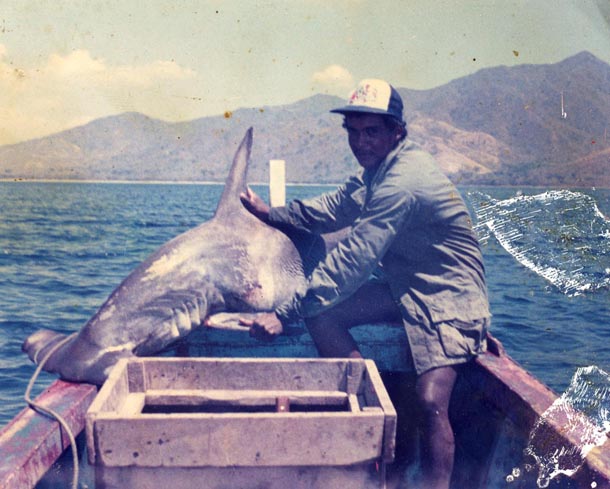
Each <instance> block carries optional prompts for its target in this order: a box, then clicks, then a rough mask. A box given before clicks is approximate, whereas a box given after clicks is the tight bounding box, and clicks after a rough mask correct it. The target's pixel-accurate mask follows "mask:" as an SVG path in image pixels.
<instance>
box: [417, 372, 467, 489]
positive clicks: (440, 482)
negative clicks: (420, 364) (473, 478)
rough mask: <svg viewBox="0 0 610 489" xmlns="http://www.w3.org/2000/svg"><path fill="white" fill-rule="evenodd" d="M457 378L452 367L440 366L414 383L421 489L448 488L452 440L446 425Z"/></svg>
mask: <svg viewBox="0 0 610 489" xmlns="http://www.w3.org/2000/svg"><path fill="white" fill-rule="evenodd" d="M456 378H457V370H456V369H455V368H454V367H441V368H435V369H433V370H429V371H427V372H424V373H423V374H422V375H420V376H419V377H418V378H417V381H416V384H415V391H416V396H417V401H418V404H419V406H420V409H421V420H422V421H421V448H422V451H421V468H422V472H421V477H422V478H421V487H422V488H424V487H425V488H426V489H447V488H448V487H449V484H450V482H451V472H452V471H453V457H454V452H455V439H454V436H453V430H452V428H451V424H450V422H449V401H450V399H451V392H452V390H453V386H454V384H455V380H456ZM418 487H419V486H418Z"/></svg>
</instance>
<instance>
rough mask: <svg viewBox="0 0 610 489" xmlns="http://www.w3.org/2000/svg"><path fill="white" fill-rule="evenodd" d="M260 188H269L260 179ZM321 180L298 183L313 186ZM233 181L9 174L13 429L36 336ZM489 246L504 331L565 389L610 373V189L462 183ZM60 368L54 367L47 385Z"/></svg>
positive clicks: (70, 318)
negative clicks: (590, 369)
mask: <svg viewBox="0 0 610 489" xmlns="http://www.w3.org/2000/svg"><path fill="white" fill-rule="evenodd" d="M254 188H255V190H257V191H258V192H259V193H261V195H263V196H264V195H266V193H267V189H266V187H262V186H260V187H259V186H254ZM326 190H328V187H322V186H289V187H288V188H287V197H288V198H295V197H306V196H312V195H317V194H319V193H320V192H323V191H326ZM221 191H222V186H220V185H211V184H209V185H208V184H205V185H204V184H201V185H186V184H119V183H117V184H114V183H103V184H102V183H46V182H45V183H32V182H0V426H3V425H4V424H6V423H7V422H8V421H10V419H11V418H12V417H13V416H14V415H15V414H17V413H18V412H19V411H20V410H21V409H22V408H23V407H24V401H23V394H24V391H25V389H26V386H27V383H28V381H29V379H30V377H31V375H32V374H33V372H34V366H33V365H32V363H31V362H30V361H29V359H27V357H26V356H25V355H24V354H23V353H22V352H21V344H22V342H23V340H24V339H25V338H26V337H27V336H28V335H30V334H31V333H33V332H34V331H36V330H37V329H39V328H41V327H44V328H50V329H55V330H57V331H62V332H65V333H70V332H73V331H77V330H79V329H80V328H81V327H82V326H83V324H84V323H85V322H86V321H87V319H88V318H89V317H90V316H91V315H92V314H93V313H94V312H95V311H96V309H97V308H98V307H99V306H100V305H101V304H102V302H103V301H104V300H105V298H106V297H107V296H108V295H109V294H110V292H111V291H112V290H113V289H114V288H115V287H116V286H117V285H118V284H119V283H120V282H121V280H122V279H123V278H124V277H125V276H126V275H127V274H128V273H129V272H130V271H131V270H132V269H133V268H134V267H135V266H136V265H137V264H138V263H139V262H141V261H142V260H143V259H144V258H145V257H146V256H147V255H148V254H150V253H151V252H152V251H153V250H155V249H156V248H157V247H158V246H160V245H161V244H162V243H164V242H165V241H167V240H169V239H170V238H172V237H173V236H175V235H177V234H179V233H181V232H183V231H185V230H186V229H189V228H191V227H193V226H195V225H197V224H199V223H200V222H202V221H204V220H207V219H208V218H210V217H211V215H212V213H213V212H214V209H215V206H216V202H217V200H218V198H219V196H220V193H221ZM460 191H461V193H462V195H463V196H464V198H465V200H466V201H467V203H468V205H469V206H470V208H471V210H472V214H473V218H474V221H475V222H476V229H477V232H478V234H479V237H480V239H481V243H482V249H483V253H484V258H485V264H486V270H487V279H488V286H489V292H490V300H491V308H492V312H493V315H494V316H493V323H492V332H493V334H494V335H495V336H496V337H497V338H499V339H500V340H501V341H502V342H503V344H504V346H505V348H506V350H507V352H508V354H509V355H510V356H512V357H513V358H514V359H515V360H517V361H518V362H519V363H521V364H522V365H523V366H524V367H525V368H526V369H528V370H529V371H530V372H531V373H533V374H534V375H535V376H537V377H538V378H539V379H540V380H542V381H543V382H544V383H546V384H547V385H549V386H550V387H551V388H553V389H554V390H555V391H557V392H558V393H561V392H563V391H564V390H565V389H566V388H567V387H568V385H569V384H570V380H571V378H572V376H573V375H574V373H575V372H576V370H577V369H578V368H579V367H586V366H591V365H595V366H597V367H598V368H600V369H602V370H604V371H605V372H608V371H610V348H608V344H609V343H610V221H609V220H608V216H610V190H601V189H580V190H566V189H563V190H561V189H544V188H523V189H520V188H498V187H493V188H465V187H464V188H460ZM54 379H55V376H53V375H50V374H43V375H42V377H41V379H40V380H39V382H38V387H37V388H36V390H35V392H34V394H36V393H38V392H40V391H41V390H42V389H43V388H44V387H46V386H47V385H48V384H50V383H51V382H52V381H53V380H54Z"/></svg>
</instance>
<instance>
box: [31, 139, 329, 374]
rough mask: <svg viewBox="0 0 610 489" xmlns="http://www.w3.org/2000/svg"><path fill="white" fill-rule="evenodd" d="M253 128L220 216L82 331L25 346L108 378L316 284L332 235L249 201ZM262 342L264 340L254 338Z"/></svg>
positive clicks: (62, 370)
mask: <svg viewBox="0 0 610 489" xmlns="http://www.w3.org/2000/svg"><path fill="white" fill-rule="evenodd" d="M252 140H253V129H252V128H249V129H248V130H247V131H246V134H245V136H244V137H243V139H242V141H241V143H240V144H239V146H238V148H237V151H236V153H235V156H234V158H233V163H232V165H231V168H230V171H229V174H228V177H227V179H226V182H225V186H224V190H223V192H222V195H221V197H220V200H219V203H218V206H217V208H216V211H215V213H214V215H213V217H212V218H211V219H210V220H208V221H205V222H203V223H201V224H199V225H198V226H196V227H194V228H192V229H189V230H187V231H186V232H184V233H182V234H180V235H178V236H176V237H174V238H173V239H171V240H170V241H168V242H167V243H165V244H163V245H162V246H161V247H159V248H158V249H157V250H156V251H154V252H153V253H152V254H151V255H150V256H148V258H146V259H145V260H144V261H143V262H142V263H141V264H140V265H138V266H137V267H136V268H135V269H134V270H133V271H132V272H131V273H130V274H129V275H128V276H127V277H126V278H125V279H124V280H123V281H122V282H121V283H120V284H119V285H118V287H116V289H115V290H114V291H113V292H112V293H111V294H110V295H109V297H108V298H107V299H106V301H105V302H104V303H103V304H102V305H101V307H100V308H99V309H98V310H97V312H95V314H94V315H93V316H92V317H91V318H90V319H89V320H88V321H87V323H86V324H85V325H84V326H83V327H82V328H81V330H80V331H78V332H77V333H75V334H73V335H70V336H67V335H65V334H62V333H59V332H56V331H51V330H49V329H41V330H38V331H36V332H35V333H33V334H32V335H30V336H29V337H28V338H27V339H26V340H25V342H24V343H23V346H22V349H23V350H24V351H25V352H26V353H27V354H28V356H29V357H30V359H31V360H32V361H34V363H39V362H41V360H42V359H44V365H43V366H42V368H43V369H44V370H46V371H48V372H51V373H57V374H59V376H60V377H61V378H62V379H64V380H68V381H75V382H87V383H92V384H96V385H101V384H103V382H104V381H105V379H106V378H107V376H108V375H109V372H110V370H111V369H112V367H113V366H114V364H115V363H116V362H117V361H118V360H119V359H121V358H128V357H132V356H153V355H155V354H158V353H159V352H161V351H163V350H164V349H166V348H167V347H168V346H170V345H172V344H175V343H176V342H178V341H179V340H184V338H186V337H187V336H188V335H189V334H190V333H191V331H193V330H194V329H196V328H200V327H206V325H208V324H209V323H210V322H213V321H211V318H213V317H214V316H215V315H221V314H223V313H224V314H225V315H226V314H227V313H228V316H229V317H230V318H231V317H232V320H233V321H235V319H236V318H237V317H238V316H240V315H242V314H250V315H255V314H256V313H260V312H266V311H272V310H274V309H275V308H276V307H277V306H278V305H279V304H281V303H283V302H285V301H287V300H289V299H290V298H291V297H292V296H293V295H294V294H295V293H297V292H303V291H304V289H305V288H306V286H307V279H306V277H307V274H308V273H309V272H310V271H311V269H312V267H313V266H315V264H316V263H317V262H318V261H319V260H320V259H321V258H322V257H323V256H324V255H325V253H326V251H327V250H328V249H329V247H331V246H332V244H331V241H332V239H328V240H327V241H325V240H324V238H323V237H321V236H313V235H305V234H303V233H301V232H299V231H296V230H293V231H292V232H290V230H286V229H284V230H280V229H276V228H274V227H271V226H269V225H267V224H265V223H263V222H262V221H260V220H259V219H257V218H256V217H255V216H253V215H252V214H251V213H250V212H249V211H248V210H246V209H245V207H244V206H243V204H242V203H241V201H240V198H239V195H240V194H241V193H242V192H244V191H246V190H247V180H246V178H247V170H248V166H249V162H250V158H251V151H252ZM253 341H254V340H253Z"/></svg>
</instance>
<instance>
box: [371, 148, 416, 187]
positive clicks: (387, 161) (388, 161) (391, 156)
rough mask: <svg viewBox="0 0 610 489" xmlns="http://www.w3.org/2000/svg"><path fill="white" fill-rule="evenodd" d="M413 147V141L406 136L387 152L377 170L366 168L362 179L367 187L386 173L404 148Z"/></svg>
mask: <svg viewBox="0 0 610 489" xmlns="http://www.w3.org/2000/svg"><path fill="white" fill-rule="evenodd" d="M411 147H413V143H412V142H411V141H409V140H408V138H404V139H403V140H402V141H399V142H398V144H397V145H396V146H395V147H394V149H393V150H392V151H390V152H389V153H388V154H387V156H386V157H385V158H384V159H383V161H382V162H381V163H380V164H379V166H378V167H377V168H376V169H375V170H364V173H363V174H362V179H363V180H364V182H365V184H366V185H367V187H370V186H371V185H372V184H373V183H374V182H376V181H377V180H378V179H379V178H381V175H383V174H385V172H386V171H387V170H388V168H389V167H390V166H391V165H392V163H394V161H395V159H396V157H397V156H398V155H399V154H400V153H401V152H402V151H403V150H405V149H407V148H411Z"/></svg>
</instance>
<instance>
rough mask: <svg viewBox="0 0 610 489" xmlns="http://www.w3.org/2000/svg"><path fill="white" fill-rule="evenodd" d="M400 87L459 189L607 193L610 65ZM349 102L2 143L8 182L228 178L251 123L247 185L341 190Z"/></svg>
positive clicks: (570, 62) (422, 138) (559, 66)
mask: <svg viewBox="0 0 610 489" xmlns="http://www.w3.org/2000/svg"><path fill="white" fill-rule="evenodd" d="M398 90H399V92H400V94H401V95H402V97H403V100H404V102H405V114H406V118H407V122H408V130H409V137H410V138H411V139H412V140H414V141H415V142H416V143H418V144H419V145H421V146H422V147H423V148H424V149H426V150H427V151H429V152H430V153H432V154H433V155H435V157H436V158H437V160H438V162H439V164H440V166H441V168H442V169H443V170H444V171H445V172H446V173H447V174H448V175H449V177H450V178H451V179H452V180H453V181H455V182H456V183H458V184H488V185H543V186H570V187H585V186H598V187H607V188H610V138H609V137H608V132H610V127H609V126H610V65H608V64H607V63H605V62H603V61H601V60H600V59H598V58H596V57H595V56H593V55H592V54H590V53H588V52H582V53H579V54H577V55H575V56H572V57H570V58H567V59H565V60H564V61H561V62H559V63H555V64H546V65H529V64H523V65H518V66H514V67H505V66H498V67H493V68H486V69H482V70H480V71H478V72H476V73H474V74H471V75H468V76H465V77H462V78H458V79H455V80H453V81H451V82H449V83H447V84H445V85H443V86H440V87H436V88H433V89H430V90H411V89H407V88H399V89H398ZM562 96H563V101H564V111H565V113H566V117H565V118H564V117H562V107H561V98H562ZM342 104H343V100H342V99H340V98H338V97H332V96H328V95H314V96H311V97H309V98H306V99H303V100H300V101H298V102H296V103H293V104H289V105H282V106H270V107H257V108H244V109H239V110H236V111H234V112H233V113H226V114H224V115H221V116H213V117H203V118H199V119H195V120H192V121H186V122H176V123H170V122H165V121H161V120H157V119H152V118H150V117H148V116H145V115H143V114H139V113H133V112H130V113H123V114H119V115H115V116H110V117H105V118H101V119H97V120H94V121H92V122H90V123H88V124H86V125H83V126H79V127H75V128H73V129H69V130H66V131H62V132H60V133H57V134H53V135H50V136H48V137H44V138H39V139H34V140H30V141H25V142H21V143H17V144H12V145H5V146H0V178H3V179H51V180H55V179H57V180H59V179H70V180H128V181H131V180H133V181H140V180H160V181H224V178H225V176H226V173H227V169H228V166H229V164H230V162H231V159H232V156H233V153H234V151H235V148H236V145H237V144H238V143H239V141H240V140H241V137H242V136H243V133H244V132H245V130H246V129H247V128H248V127H250V126H253V127H254V148H253V154H252V167H251V170H250V181H266V180H267V178H268V177H267V162H268V160H270V159H284V160H286V172H287V180H288V181H290V182H295V183H332V182H338V181H342V180H343V179H344V178H345V177H346V176H347V175H349V174H350V173H353V172H354V170H355V169H356V167H357V165H356V163H355V161H354V159H353V157H352V155H351V153H350V150H349V147H348V145H347V140H346V137H345V134H344V131H343V129H342V128H341V117H340V116H338V115H336V114H330V113H329V110H330V109H331V108H334V107H337V106H340V105H342Z"/></svg>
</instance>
